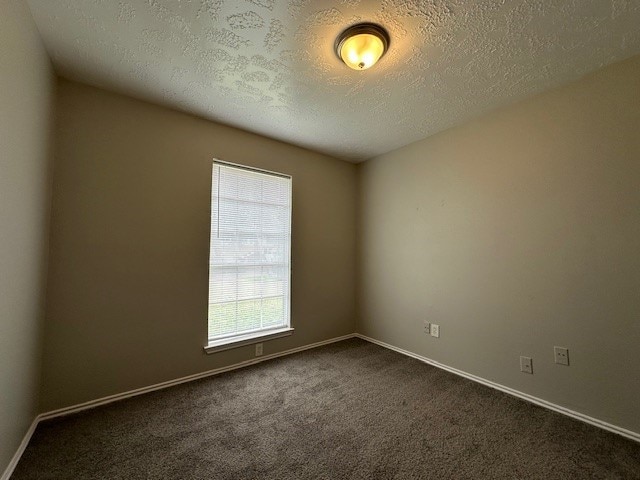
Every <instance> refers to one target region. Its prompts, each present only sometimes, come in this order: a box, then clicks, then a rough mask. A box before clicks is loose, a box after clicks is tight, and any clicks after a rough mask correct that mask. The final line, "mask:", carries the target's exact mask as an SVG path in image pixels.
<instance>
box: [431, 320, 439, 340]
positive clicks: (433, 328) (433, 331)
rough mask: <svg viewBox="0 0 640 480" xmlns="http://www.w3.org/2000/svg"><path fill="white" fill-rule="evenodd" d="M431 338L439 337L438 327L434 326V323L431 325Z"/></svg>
mask: <svg viewBox="0 0 640 480" xmlns="http://www.w3.org/2000/svg"><path fill="white" fill-rule="evenodd" d="M431 336H432V337H439V336H440V325H436V324H435V323H432V324H431Z"/></svg>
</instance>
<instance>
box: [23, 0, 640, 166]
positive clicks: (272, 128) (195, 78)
mask: <svg viewBox="0 0 640 480" xmlns="http://www.w3.org/2000/svg"><path fill="white" fill-rule="evenodd" d="M28 3H29V5H30V7H31V10H32V12H33V15H34V18H35V20H36V24H37V25H38V28H39V30H40V32H41V34H42V37H43V39H44V42H45V45H46V46H47V49H48V51H49V53H50V55H51V57H52V59H53V62H54V65H55V67H56V69H57V71H58V73H60V74H61V75H62V76H64V77H67V78H70V79H73V80H78V81H81V82H85V83H89V84H92V85H97V86H101V87H104V88H107V89H110V90H115V91H117V92H122V93H125V94H128V95H131V96H133V97H137V98H142V99H145V100H149V101H152V102H154V103H159V104H162V105H166V106H169V107H172V108H176V109H179V110H183V111H187V112H191V113H194V114H196V115H199V116H202V117H205V118H208V119H212V120H215V121H218V122H222V123H226V124H230V125H234V126H237V127H240V128H243V129H246V130H249V131H253V132H257V133H261V134H263V135H266V136H270V137H273V138H277V139H280V140H284V141H287V142H290V143H294V144H297V145H301V146H304V147H307V148H310V149H313V150H317V151H321V152H324V153H328V154H330V155H334V156H336V157H339V158H343V159H346V160H351V161H360V160H363V159H366V158H369V157H372V156H375V155H378V154H381V153H384V152H387V151H389V150H392V149H395V148H398V147H400V146H402V145H406V144H407V143H410V142H413V141H416V140H419V139H421V138H424V137H427V136H429V135H431V134H434V133H436V132H438V131H440V130H443V129H445V128H447V127H450V126H452V125H455V124H459V123H461V122H463V121H465V120H467V119H469V118H471V117H474V116H477V115H478V114H480V113H482V112H484V111H487V110H489V109H492V108H495V107H497V106H499V105H503V104H506V103H508V102H512V101H514V100H517V99H520V98H524V97H526V96H530V95H532V94H533V93H536V92H539V91H542V90H545V89H547V88H549V87H552V86H556V85H560V84H562V83H566V82H568V81H571V80H574V79H576V78H578V77H580V76H582V75H584V74H585V73H587V72H589V71H592V70H595V69H597V68H599V67H601V66H603V65H605V64H608V63H611V62H614V61H617V60H621V59H624V58H626V57H629V56H631V55H634V54H637V53H640V28H638V26H639V25H640V1H639V0H496V1H470V0H423V1H420V0H413V1H412V0H334V1H318V0H122V1H118V0H29V1H28ZM360 21H374V22H377V23H379V24H381V25H383V26H384V27H386V28H387V30H388V31H389V33H390V35H391V46H390V50H389V52H388V54H387V55H386V56H385V57H383V58H382V60H381V61H380V63H378V65H376V66H375V67H374V68H372V69H371V70H367V71H365V72H357V71H353V70H351V69H349V68H347V67H346V66H345V65H344V64H342V63H341V62H340V61H339V60H338V59H337V58H336V56H335V54H334V51H333V43H334V40H335V37H336V36H337V35H338V34H339V33H340V32H341V31H342V30H343V29H344V28H345V27H347V26H348V25H351V24H353V23H356V22H360Z"/></svg>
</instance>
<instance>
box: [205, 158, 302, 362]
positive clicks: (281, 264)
mask: <svg viewBox="0 0 640 480" xmlns="http://www.w3.org/2000/svg"><path fill="white" fill-rule="evenodd" d="M211 185H212V187H211V242H210V250H209V252H210V257H209V314H208V324H209V345H208V347H206V350H207V351H208V352H212V351H219V350H225V349H227V348H232V347H235V346H238V345H242V344H248V343H255V342H256V339H260V341H261V340H265V339H268V338H276V337H280V336H284V335H290V334H291V332H292V331H293V329H292V328H291V323H290V277H291V261H290V258H291V177H290V176H288V175H281V174H277V173H270V172H265V171H262V170H256V169H253V168H248V167H243V166H239V165H233V164H228V163H224V162H220V161H217V160H216V161H214V163H213V175H212V184H211Z"/></svg>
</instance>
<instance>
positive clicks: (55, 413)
mask: <svg viewBox="0 0 640 480" xmlns="http://www.w3.org/2000/svg"><path fill="white" fill-rule="evenodd" d="M353 337H355V334H354V333H351V334H349V335H343V336H342V337H335V338H330V339H329V340H323V341H321V342H316V343H311V344H309V345H304V346H302V347H296V348H292V349H290V350H285V351H283V352H278V353H272V354H269V355H263V356H261V357H256V358H251V359H249V360H245V361H243V362H239V363H235V364H233V365H229V366H227V367H220V368H215V369H213V370H208V371H206V372H201V373H196V374H193V375H188V376H186V377H181V378H176V379H174V380H169V381H166V382H162V383H156V384H155V385H150V386H148V387H142V388H136V389H135V390H129V391H127V392H122V393H116V394H115V395H109V396H108V397H102V398H98V399H96V400H90V401H88V402H84V403H80V404H78V405H72V406H70V407H64V408H59V409H57V410H52V411H50V412H46V413H42V414H40V415H38V418H39V419H40V420H48V419H51V418H56V417H60V416H63V415H69V414H70V413H76V412H80V411H82V410H87V409H89V408H94V407H98V406H100V405H106V404H107V403H113V402H117V401H118V400H124V399H125V398H130V397H136V396H138V395H142V394H144V393H148V392H153V391H155V390H162V389H163V388H168V387H173V386H174V385H180V384H181V383H186V382H192V381H194V380H198V379H200V378H205V377H211V376H213V375H219V374H221V373H224V372H230V371H231V370H237V369H238V368H243V367H248V366H249V365H254V364H256V363H260V362H265V361H267V360H271V359H274V358H278V357H283V356H285V355H291V354H293V353H298V352H302V351H303V350H309V349H311V348H317V347H321V346H323V345H328V344H330V343H335V342H341V341H342V340H347V339H349V338H353ZM0 480H1V479H0Z"/></svg>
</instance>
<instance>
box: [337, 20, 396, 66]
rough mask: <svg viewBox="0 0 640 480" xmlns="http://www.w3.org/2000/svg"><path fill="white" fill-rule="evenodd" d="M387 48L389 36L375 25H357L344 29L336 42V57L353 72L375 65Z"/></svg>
mask: <svg viewBox="0 0 640 480" xmlns="http://www.w3.org/2000/svg"><path fill="white" fill-rule="evenodd" d="M388 47H389V35H388V34H387V32H386V31H385V30H384V29H383V28H382V27H380V26H378V25H375V24H359V25H354V26H352V27H349V28H348V29H346V30H345V31H344V32H342V34H341V35H340V36H339V37H338V39H337V40H336V53H337V55H338V57H340V59H341V60H342V61H343V62H344V63H345V64H346V65H347V66H348V67H350V68H353V69H354V70H366V69H367V68H371V67H372V66H373V65H375V64H376V62H377V61H378V60H380V58H381V57H382V56H383V55H384V54H385V52H386V51H387V48H388Z"/></svg>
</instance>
